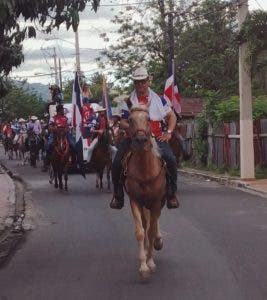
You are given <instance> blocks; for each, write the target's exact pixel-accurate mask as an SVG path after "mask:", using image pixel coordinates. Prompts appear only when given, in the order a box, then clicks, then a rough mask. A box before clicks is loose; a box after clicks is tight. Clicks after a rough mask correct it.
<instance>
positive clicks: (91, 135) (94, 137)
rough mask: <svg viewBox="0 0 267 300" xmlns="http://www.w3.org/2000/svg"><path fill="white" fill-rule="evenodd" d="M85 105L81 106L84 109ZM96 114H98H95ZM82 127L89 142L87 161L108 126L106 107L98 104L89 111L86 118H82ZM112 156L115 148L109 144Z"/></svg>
mask: <svg viewBox="0 0 267 300" xmlns="http://www.w3.org/2000/svg"><path fill="white" fill-rule="evenodd" d="M84 107H85V105H84V106H83V109H84ZM97 114H98V115H97ZM84 121H85V122H84V126H85V127H84V129H85V132H87V135H86V138H87V140H88V143H89V144H90V145H89V147H88V156H87V162H88V163H89V162H90V161H91V158H92V154H93V151H94V149H95V147H96V145H97V143H98V141H99V138H100V137H101V136H102V135H103V134H104V132H105V131H106V130H107V128H108V122H107V118H106V108H103V107H102V106H100V105H98V106H97V108H96V109H95V111H93V112H91V114H90V115H88V117H87V118H86V119H84ZM109 148H110V151H111V153H112V157H114V156H115V154H116V152H117V148H116V147H115V146H112V145H109Z"/></svg>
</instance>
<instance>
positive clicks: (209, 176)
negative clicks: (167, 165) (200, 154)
mask: <svg viewBox="0 0 267 300" xmlns="http://www.w3.org/2000/svg"><path fill="white" fill-rule="evenodd" d="M178 173H179V174H182V175H184V176H190V177H198V178H204V179H206V180H211V181H216V182H218V183H220V184H222V185H226V186H232V187H234V188H240V189H243V190H244V191H247V192H249V193H257V194H259V195H260V196H262V197H264V198H267V191H263V190H260V189H259V188H257V187H253V186H251V185H250V181H243V180H241V179H240V178H239V177H231V176H227V175H217V174H214V173H211V172H208V171H200V170H197V169H189V168H183V169H179V170H178Z"/></svg>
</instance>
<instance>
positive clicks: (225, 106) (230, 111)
mask: <svg viewBox="0 0 267 300" xmlns="http://www.w3.org/2000/svg"><path fill="white" fill-rule="evenodd" d="M239 113H240V112H239V97H238V96H233V97H230V99H229V100H224V101H222V102H220V103H219V104H218V105H217V106H216V108H215V117H216V123H221V122H232V121H238V120H239Z"/></svg>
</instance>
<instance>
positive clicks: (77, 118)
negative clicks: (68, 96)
mask: <svg viewBox="0 0 267 300" xmlns="http://www.w3.org/2000/svg"><path fill="white" fill-rule="evenodd" d="M72 106H73V115H72V126H73V128H74V129H75V150H76V155H77V163H78V165H79V167H80V170H81V172H82V175H83V176H84V166H83V140H82V131H81V130H82V127H81V126H82V99H81V88H80V83H79V76H78V73H77V72H76V73H75V78H74V82H73V91H72Z"/></svg>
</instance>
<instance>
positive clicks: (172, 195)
mask: <svg viewBox="0 0 267 300" xmlns="http://www.w3.org/2000/svg"><path fill="white" fill-rule="evenodd" d="M132 79H133V82H134V91H133V92H132V93H131V95H130V97H129V98H128V99H127V102H125V105H124V107H123V109H122V117H121V122H120V126H121V127H122V128H123V129H125V130H126V131H128V129H129V126H130V125H129V122H128V117H129V112H130V108H131V107H135V106H138V105H140V104H143V105H146V106H147V107H148V111H149V117H150V126H151V133H152V136H153V137H154V138H155V140H156V142H157V144H158V147H159V148H160V151H161V153H162V158H163V159H164V160H165V161H166V164H167V169H168V172H167V185H168V186H167V195H166V196H167V207H168V208H177V207H178V206H179V203H178V200H177V197H176V192H177V163H176V159H175V156H174V154H173V152H172V150H171V148H170V145H169V144H168V142H169V140H170V139H171V136H172V132H173V130H174V128H175V125H176V116H175V114H174V112H173V111H172V109H171V107H170V106H169V105H168V103H167V101H166V100H165V99H164V98H160V97H159V96H158V95H157V94H156V93H155V92H154V91H152V90H151V89H150V88H149V75H148V72H147V70H146V68H144V67H139V68H137V69H136V70H135V71H134V72H133V75H132ZM163 123H164V124H166V127H167V131H163V129H162V128H163V126H162V124H163ZM130 147H131V140H130V138H129V137H128V138H126V139H124V140H123V141H122V142H121V143H120V144H119V145H118V151H117V154H116V156H115V158H114V161H113V164H112V180H113V185H114V194H113V198H112V201H111V203H110V207H111V208H114V209H121V208H122V207H123V205H124V192H123V181H122V180H123V178H122V176H123V175H122V174H123V172H122V169H123V167H122V160H123V157H124V156H125V154H126V153H127V152H129V151H130Z"/></svg>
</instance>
